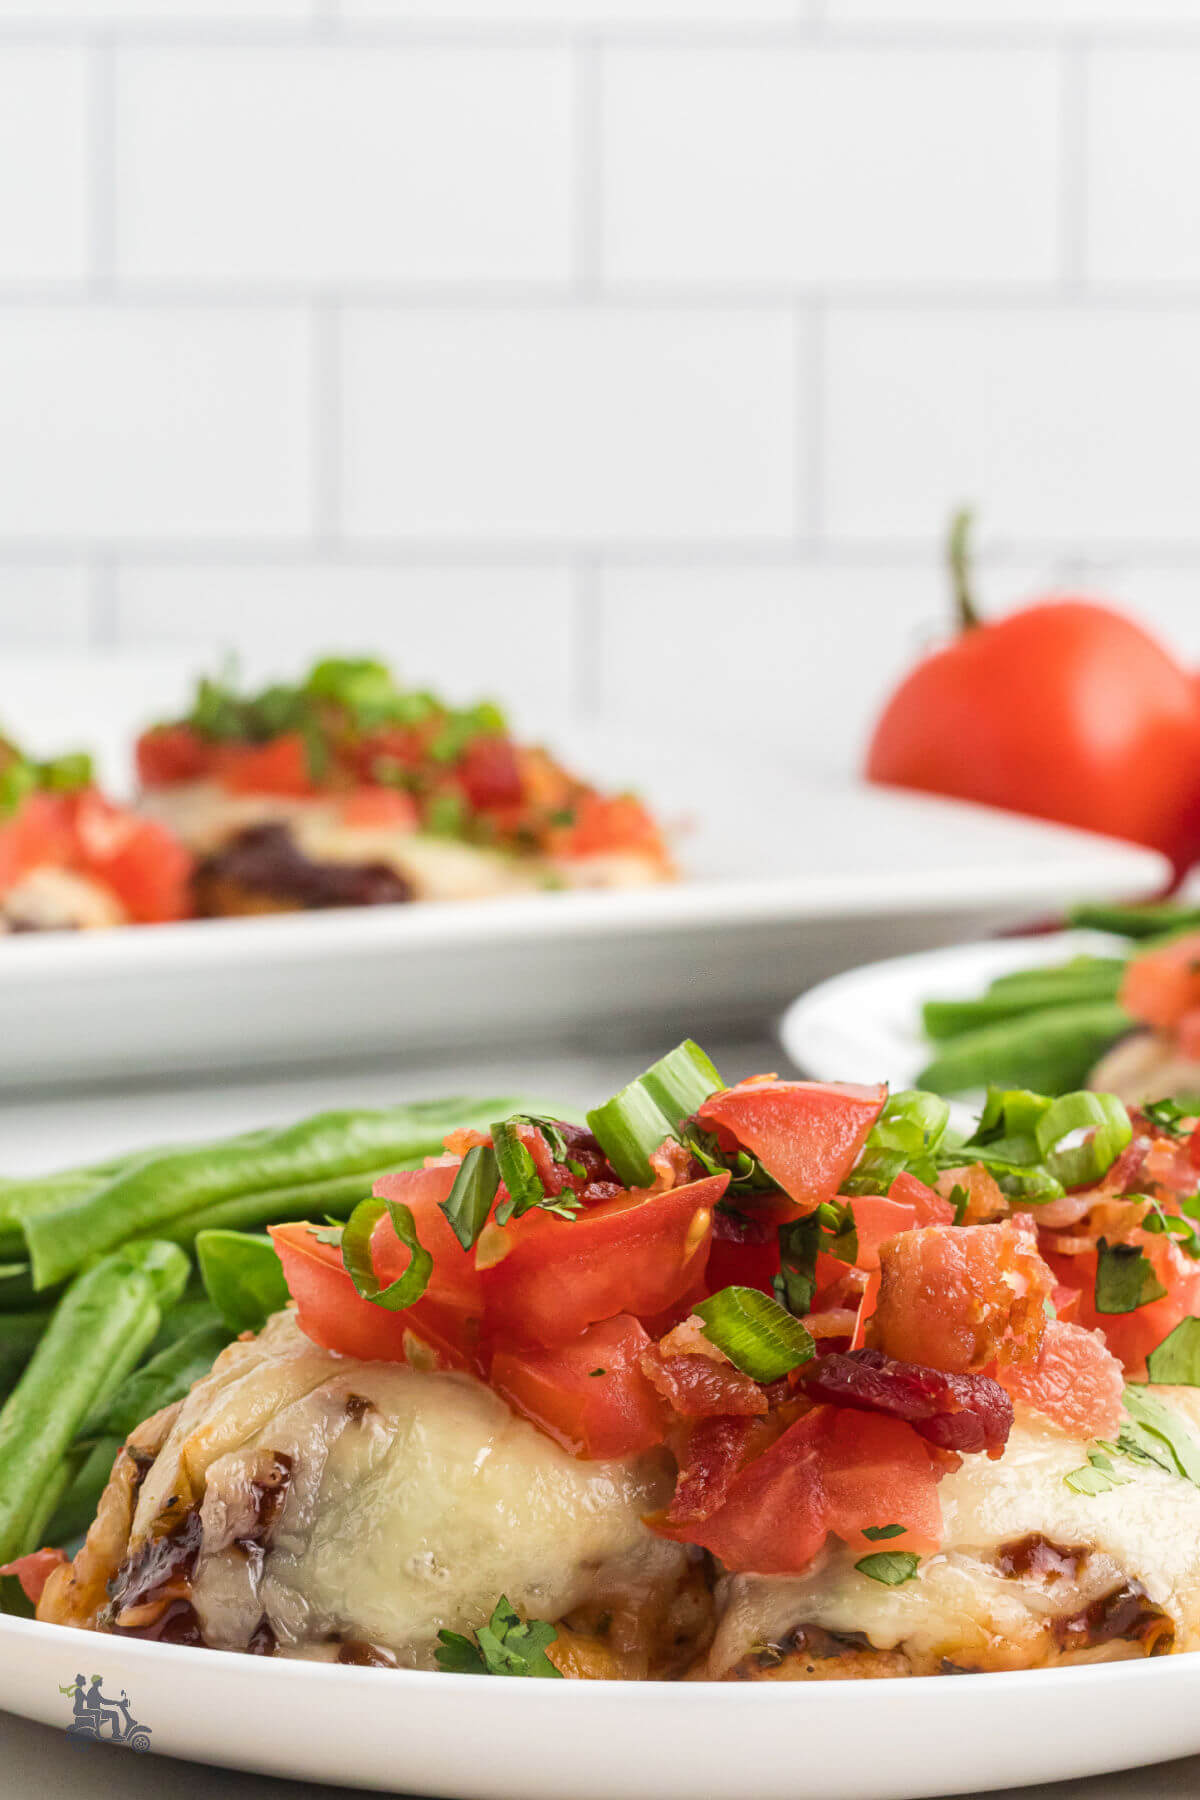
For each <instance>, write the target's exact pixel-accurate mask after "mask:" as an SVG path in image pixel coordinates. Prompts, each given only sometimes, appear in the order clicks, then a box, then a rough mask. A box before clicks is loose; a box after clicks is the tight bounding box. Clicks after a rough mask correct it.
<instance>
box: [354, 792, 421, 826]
mask: <svg viewBox="0 0 1200 1800" xmlns="http://www.w3.org/2000/svg"><path fill="white" fill-rule="evenodd" d="M341 814H342V823H343V824H344V825H349V826H351V827H357V828H358V829H359V830H362V831H370V830H374V829H379V830H385V831H415V830H416V828H417V808H416V805H415V803H414V801H413V798H412V795H411V794H405V793H402V792H401V790H400V789H399V788H391V787H359V788H353V789H352V790H351V791H350V793H348V794H347V795H346V797H345V799H344V800H343V801H342V803H341Z"/></svg>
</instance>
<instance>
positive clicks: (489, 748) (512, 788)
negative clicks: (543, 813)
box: [458, 737, 522, 812]
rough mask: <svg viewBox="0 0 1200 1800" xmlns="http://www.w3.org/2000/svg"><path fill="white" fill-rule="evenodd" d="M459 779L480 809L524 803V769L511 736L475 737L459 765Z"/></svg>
mask: <svg viewBox="0 0 1200 1800" xmlns="http://www.w3.org/2000/svg"><path fill="white" fill-rule="evenodd" d="M458 778H459V780H460V781H461V783H462V785H463V788H464V789H465V791H466V796H467V799H468V800H469V801H470V803H471V805H472V806H473V807H474V808H475V809H476V811H477V812H486V811H487V810H488V809H489V808H491V807H496V806H519V805H520V804H521V800H522V790H521V768H520V764H519V763H518V762H517V753H516V750H515V748H514V746H513V743H512V740H511V739H510V738H506V737H477V738H472V740H471V742H470V743H469V744H468V745H467V748H466V750H465V752H464V754H463V757H462V761H461V762H460V763H459V765H458Z"/></svg>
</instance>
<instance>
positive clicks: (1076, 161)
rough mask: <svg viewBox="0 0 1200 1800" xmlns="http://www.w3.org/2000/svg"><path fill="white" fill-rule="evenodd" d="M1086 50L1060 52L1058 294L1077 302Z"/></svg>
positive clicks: (1067, 46) (1071, 44) (1083, 252)
mask: <svg viewBox="0 0 1200 1800" xmlns="http://www.w3.org/2000/svg"><path fill="white" fill-rule="evenodd" d="M1088 78H1089V55H1088V45H1087V43H1086V42H1085V41H1084V40H1081V39H1075V40H1068V41H1064V43H1063V46H1062V49H1061V50H1060V52H1059V108H1058V129H1059V146H1058V156H1059V184H1058V209H1059V217H1058V232H1059V276H1060V284H1061V288H1062V291H1063V293H1064V294H1065V295H1068V296H1070V297H1071V298H1073V299H1076V298H1079V297H1080V295H1081V291H1082V289H1083V287H1084V285H1085V282H1086V279H1087V232H1088V218H1087V203H1088V113H1087V99H1088V95H1087V89H1088Z"/></svg>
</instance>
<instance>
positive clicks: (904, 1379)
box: [801, 1350, 1013, 1458]
mask: <svg viewBox="0 0 1200 1800" xmlns="http://www.w3.org/2000/svg"><path fill="white" fill-rule="evenodd" d="M801 1379H802V1382H803V1385H804V1391H805V1393H806V1394H807V1395H808V1396H809V1398H810V1399H811V1400H825V1401H828V1402H829V1403H830V1405H832V1406H839V1407H848V1408H851V1409H853V1410H854V1411H857V1412H868V1413H882V1414H883V1415H884V1416H885V1417H887V1418H891V1419H903V1420H904V1422H905V1423H906V1424H908V1425H911V1426H912V1428H913V1430H914V1431H915V1432H916V1433H917V1434H918V1436H920V1437H923V1438H924V1439H925V1440H926V1441H927V1442H928V1443H931V1444H935V1445H936V1446H937V1447H938V1449H940V1450H952V1451H954V1452H956V1453H957V1454H960V1455H970V1454H971V1453H973V1452H977V1451H983V1450H986V1451H987V1453H988V1455H989V1456H990V1457H993V1458H995V1457H998V1456H1000V1455H1001V1454H1002V1453H1003V1450H1004V1446H1005V1444H1006V1443H1007V1441H1008V1434H1009V1432H1010V1431H1011V1430H1012V1423H1013V1408H1012V1401H1011V1400H1010V1399H1009V1397H1008V1395H1007V1394H1006V1393H1005V1391H1004V1389H1003V1388H1002V1387H1001V1386H1000V1384H999V1383H998V1382H996V1381H992V1380H990V1379H989V1378H988V1376H986V1375H947V1374H944V1373H943V1372H942V1371H941V1370H940V1369H930V1368H927V1367H925V1366H923V1365H921V1364H917V1363H901V1362H895V1361H894V1360H893V1359H892V1358H891V1357H889V1356H885V1355H884V1353H883V1352H882V1351H881V1350H852V1351H849V1352H847V1353H845V1354H842V1353H841V1352H838V1351H835V1352H833V1354H831V1355H829V1356H822V1357H818V1359H817V1360H816V1361H815V1362H812V1363H809V1364H807V1365H806V1367H805V1368H804V1369H803V1370H802V1371H801Z"/></svg>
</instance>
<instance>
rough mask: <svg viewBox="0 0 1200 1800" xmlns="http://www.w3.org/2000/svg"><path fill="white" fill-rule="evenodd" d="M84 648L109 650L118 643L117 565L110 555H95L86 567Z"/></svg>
mask: <svg viewBox="0 0 1200 1800" xmlns="http://www.w3.org/2000/svg"><path fill="white" fill-rule="evenodd" d="M89 577H90V587H91V593H90V595H89V600H88V631H87V648H88V649H89V650H111V649H112V648H113V647H114V646H115V645H117V644H119V643H120V642H121V629H120V618H119V614H118V606H117V564H116V558H115V557H113V556H95V557H93V558H92V560H91V564H90V567H89Z"/></svg>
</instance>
